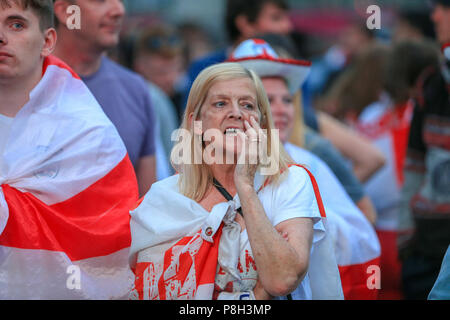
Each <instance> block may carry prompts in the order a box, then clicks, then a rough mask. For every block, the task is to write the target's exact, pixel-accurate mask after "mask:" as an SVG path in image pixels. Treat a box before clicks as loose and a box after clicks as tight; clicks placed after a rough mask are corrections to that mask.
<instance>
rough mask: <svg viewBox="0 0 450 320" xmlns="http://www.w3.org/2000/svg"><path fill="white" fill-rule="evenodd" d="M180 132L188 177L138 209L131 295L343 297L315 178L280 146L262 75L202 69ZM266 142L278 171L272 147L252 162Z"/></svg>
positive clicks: (180, 163)
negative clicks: (268, 163)
mask: <svg viewBox="0 0 450 320" xmlns="http://www.w3.org/2000/svg"><path fill="white" fill-rule="evenodd" d="M260 129H265V130H266V132H264V131H262V130H260ZM274 134H275V136H274ZM179 137H180V139H181V141H180V142H179V143H178V144H177V145H176V146H175V148H174V149H173V151H172V161H173V163H174V164H175V165H176V167H177V170H178V172H179V174H176V175H174V176H172V177H170V178H167V179H165V180H162V181H159V182H157V183H155V184H153V186H152V187H151V189H150V191H149V192H148V193H147V195H146V196H145V198H144V200H143V201H142V203H141V204H140V205H139V207H138V208H137V209H136V210H134V211H133V212H131V223H130V226H131V233H132V244H131V251H130V264H131V267H132V269H133V270H134V272H135V276H136V277H135V286H134V288H133V290H132V293H131V296H130V298H132V299H271V298H273V297H278V296H286V295H288V294H290V295H291V297H292V298H293V299H342V298H343V293H342V287H341V283H340V278H339V270H338V267H337V264H336V260H335V256H334V251H333V248H332V242H331V239H330V236H329V233H328V230H327V228H326V215H325V211H324V208H323V205H322V201H321V197H320V193H319V191H318V188H317V184H316V183H315V179H314V176H313V175H312V174H310V172H309V171H308V170H307V169H306V168H304V167H301V166H297V165H295V164H294V163H293V161H292V159H290V157H289V156H288V155H287V153H286V152H285V151H284V148H283V146H282V145H281V144H280V143H279V139H278V136H276V130H275V128H274V126H273V120H272V116H271V114H270V105H269V101H268V100H267V96H266V94H265V92H264V88H263V86H262V83H261V81H260V79H259V77H258V76H257V75H256V74H255V73H254V72H252V71H249V70H248V69H245V68H244V67H242V66H241V65H239V64H238V63H221V64H217V65H213V66H210V67H208V68H206V69H205V70H203V71H202V72H201V73H200V74H199V76H198V77H197V79H196V80H195V82H194V83H193V86H192V89H191V92H190V95H189V99H188V104H187V107H186V112H185V115H184V119H183V123H182V125H181V129H180V131H179ZM258 145H259V146H262V148H260V149H259V150H264V149H266V150H271V152H270V157H271V158H272V157H273V158H272V159H273V160H275V164H276V166H275V168H274V169H275V170H268V171H267V170H265V169H266V167H265V164H264V163H263V160H262V159H263V157H262V155H263V154H259V156H258V157H257V158H254V160H258V161H251V159H252V155H255V153H253V151H255V148H254V147H256V146H258ZM179 147H180V149H179ZM242 150H249V151H250V152H248V153H247V152H243V151H242ZM180 153H182V154H183V156H180V157H177V156H178V155H179V154H180ZM197 155H200V158H197ZM243 155H244V156H245V157H243ZM224 157H225V158H226V160H225V161H224ZM196 159H197V160H196Z"/></svg>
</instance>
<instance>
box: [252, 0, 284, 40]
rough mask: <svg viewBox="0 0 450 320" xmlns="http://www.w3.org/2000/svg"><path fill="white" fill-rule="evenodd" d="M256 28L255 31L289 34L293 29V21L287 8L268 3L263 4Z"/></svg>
mask: <svg viewBox="0 0 450 320" xmlns="http://www.w3.org/2000/svg"><path fill="white" fill-rule="evenodd" d="M254 28H255V33H278V34H288V33H289V32H291V31H292V22H291V20H290V19H289V16H288V12H287V11H286V10H284V9H281V8H279V7H277V6H276V5H274V4H272V3H267V4H265V5H264V6H263V8H262V10H261V12H260V14H259V16H258V19H257V20H256V22H255V24H254Z"/></svg>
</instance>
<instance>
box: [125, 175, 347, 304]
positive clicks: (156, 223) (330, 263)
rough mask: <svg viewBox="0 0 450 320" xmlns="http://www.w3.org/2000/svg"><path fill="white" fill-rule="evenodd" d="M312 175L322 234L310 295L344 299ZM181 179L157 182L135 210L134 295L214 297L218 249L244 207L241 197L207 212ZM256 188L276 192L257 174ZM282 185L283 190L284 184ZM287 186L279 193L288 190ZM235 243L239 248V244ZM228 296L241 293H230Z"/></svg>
mask: <svg viewBox="0 0 450 320" xmlns="http://www.w3.org/2000/svg"><path fill="white" fill-rule="evenodd" d="M289 171H291V168H289ZM297 173H298V172H297ZM289 174H291V172H289ZM308 174H309V177H307V178H306V179H308V180H309V179H311V184H312V185H313V188H314V191H312V192H314V195H313V196H312V199H313V200H314V203H315V204H314V206H316V208H317V206H318V207H319V210H318V211H320V215H319V213H318V211H317V216H316V219H317V220H316V221H317V222H316V223H315V224H314V232H316V231H318V234H319V236H318V237H317V239H316V233H315V236H314V240H313V248H312V253H311V257H310V264H309V268H308V277H309V284H310V289H311V296H310V298H311V299H343V293H342V287H341V282H340V277H339V271H338V268H337V264H336V260H335V256H334V251H333V248H332V243H331V241H330V239H329V237H328V236H327V232H325V230H326V215H325V211H324V209H323V206H322V202H321V198H320V193H319V190H318V188H317V184H316V183H315V180H314V177H313V176H312V175H311V174H310V173H309V172H308ZM178 178H179V175H175V176H172V177H169V178H167V179H165V180H162V181H158V182H157V183H155V184H153V185H152V187H151V189H150V191H149V192H148V193H147V194H146V196H145V198H144V200H143V201H142V203H141V204H140V206H139V207H138V208H137V209H136V210H134V211H132V212H131V221H130V226H131V233H132V244H131V249H130V265H131V267H132V269H133V270H134V272H135V276H136V279H135V287H134V289H133V291H132V294H131V295H130V298H131V299H161V300H163V299H197V300H211V299H213V293H214V283H215V277H216V272H217V269H218V268H217V265H218V259H219V260H220V256H219V250H220V249H221V248H222V244H223V242H224V241H225V242H227V241H228V240H227V239H224V237H225V235H227V237H228V236H230V235H229V234H228V232H229V230H227V227H228V226H229V225H227V222H226V221H227V216H228V215H229V213H230V212H235V210H236V208H239V207H240V202H239V196H238V195H236V196H235V197H234V198H233V200H230V201H228V202H222V203H219V204H217V205H215V206H214V207H213V209H212V211H211V212H208V211H206V210H205V209H204V208H203V207H201V205H200V204H198V203H197V202H195V201H193V200H192V199H189V198H187V197H185V196H183V195H182V194H181V193H180V192H179V189H178ZM304 181H307V180H304ZM254 186H255V191H258V190H261V189H263V188H267V191H268V193H267V194H273V193H270V192H272V191H269V190H271V189H270V188H272V186H271V185H269V186H266V185H265V184H264V178H263V176H261V175H259V174H258V173H257V174H256V176H255V184H254ZM279 187H280V188H283V182H281V183H280V186H279ZM285 189H286V188H285ZM285 189H283V190H282V191H280V193H281V192H283V193H285V194H286V193H289V190H285ZM311 189H312V188H311ZM261 193H263V192H261ZM261 193H259V192H258V196H259V197H260V199H262V198H261V197H266V196H267V195H261ZM314 196H315V198H314ZM269 197H270V196H269ZM266 199H267V198H266ZM270 201H273V200H270ZM273 203H275V202H273ZM315 210H317V209H315ZM316 227H317V229H316ZM239 232H240V229H239ZM238 236H239V234H238ZM316 240H317V241H316ZM231 247H232V248H234V249H235V250H239V245H238V246H237V247H236V246H234V247H233V246H231ZM220 263H222V262H220ZM223 263H224V264H227V261H223ZM221 266H222V264H221ZM300 286H301V285H300ZM300 286H299V288H300ZM299 288H297V290H295V291H294V292H293V293H292V297H293V299H297V298H301V296H302V295H301V294H298V295H297V291H298V290H299ZM247 296H248V295H247ZM226 299H243V297H242V295H239V296H232V295H231V296H228V298H226Z"/></svg>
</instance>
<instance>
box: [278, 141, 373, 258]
mask: <svg viewBox="0 0 450 320" xmlns="http://www.w3.org/2000/svg"><path fill="white" fill-rule="evenodd" d="M284 147H285V149H286V151H287V152H288V153H289V155H290V156H291V158H292V159H293V160H294V161H296V162H297V163H299V164H302V165H305V166H306V167H307V168H308V169H309V170H310V171H311V172H312V173H313V175H314V177H315V178H316V181H317V184H318V186H319V190H320V194H321V196H322V201H323V204H324V207H325V212H326V214H327V218H328V219H327V220H328V225H329V228H328V230H329V231H330V233H329V234H330V235H331V238H332V239H333V245H334V250H335V254H336V260H337V263H338V265H339V266H347V265H352V264H360V263H364V262H367V261H370V260H372V259H375V258H376V257H379V256H380V243H379V241H378V237H377V235H376V233H375V231H374V229H373V227H372V226H371V224H370V222H369V221H368V220H367V219H366V217H365V216H364V215H363V213H362V212H361V211H360V210H359V209H358V207H357V206H356V205H355V204H354V203H353V201H352V200H351V198H350V197H349V196H348V194H347V193H346V192H345V189H344V188H343V187H342V185H341V184H340V182H339V180H338V179H337V178H336V176H335V175H334V173H333V172H332V171H331V169H330V168H329V167H328V166H327V165H326V164H325V163H324V162H323V161H322V160H321V159H320V158H318V157H317V156H315V155H314V154H312V153H311V152H309V151H307V150H304V149H302V148H300V147H298V146H295V145H293V144H291V143H286V144H285V145H284Z"/></svg>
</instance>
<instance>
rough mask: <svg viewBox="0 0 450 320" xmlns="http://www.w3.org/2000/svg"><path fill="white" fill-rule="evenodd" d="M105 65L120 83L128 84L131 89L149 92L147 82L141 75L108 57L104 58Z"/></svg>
mask: <svg viewBox="0 0 450 320" xmlns="http://www.w3.org/2000/svg"><path fill="white" fill-rule="evenodd" d="M103 63H104V64H105V67H106V68H107V69H108V70H109V71H110V72H111V73H112V74H114V75H115V76H116V78H117V79H118V80H120V82H122V83H127V84H128V86H129V87H131V88H138V89H140V90H144V91H148V85H147V81H146V80H145V79H144V78H143V77H142V76H141V75H140V74H138V73H136V72H134V71H133V70H130V69H128V68H127V67H125V66H122V65H121V64H119V63H117V62H116V61H114V60H111V59H110V58H108V57H104V58H103Z"/></svg>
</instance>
